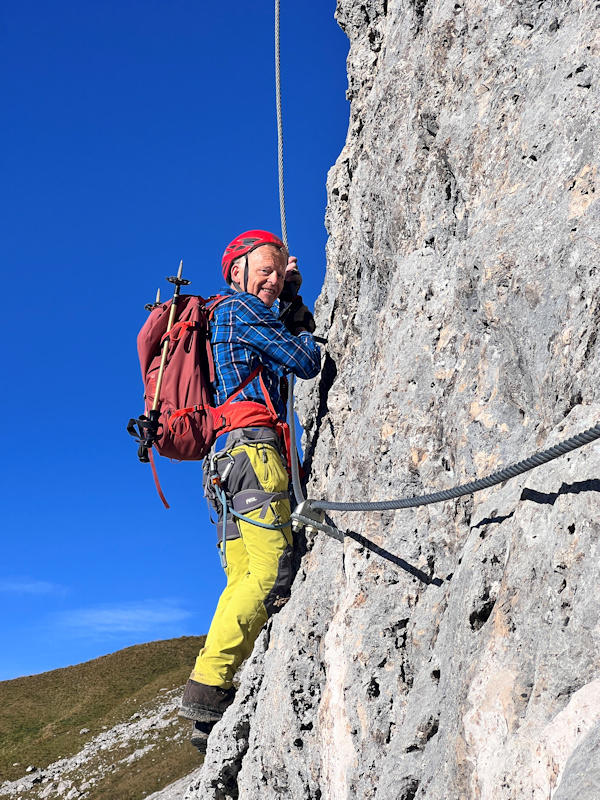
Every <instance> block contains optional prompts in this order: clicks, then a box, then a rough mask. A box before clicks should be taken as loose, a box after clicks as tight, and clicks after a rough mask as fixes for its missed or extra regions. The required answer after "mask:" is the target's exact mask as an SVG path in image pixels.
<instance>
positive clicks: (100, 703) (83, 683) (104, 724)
mask: <svg viewBox="0 0 600 800" xmlns="http://www.w3.org/2000/svg"><path fill="white" fill-rule="evenodd" d="M203 640H204V637H182V638H180V639H171V640H167V641H160V642H150V643H148V644H141V645H135V646H134V647H128V648H126V649H125V650H121V651H119V652H117V653H112V654H111V655H107V656H103V657H102V658H97V659H94V660H93V661H88V662H86V663H84V664H78V665H76V666H73V667H66V668H64V669H58V670H53V671H52V672H45V673H43V674H41V675H33V676H30V677H26V678H17V679H16V680H11V681H2V682H0V783H1V782H2V781H4V780H16V779H17V778H20V777H22V776H23V775H24V773H25V769H26V767H27V766H28V765H34V766H35V767H37V768H38V769H43V768H44V767H46V766H47V765H48V764H50V763H53V762H55V761H57V760H59V759H61V758H66V757H68V756H72V755H74V754H76V753H78V752H79V751H81V750H82V748H83V747H84V745H85V743H86V742H88V741H90V740H92V739H93V738H94V737H95V736H97V735H98V734H101V733H102V731H103V730H107V729H108V730H110V729H111V728H113V727H114V726H115V725H117V724H118V723H123V722H126V721H128V720H131V719H132V718H133V715H134V714H141V715H142V716H144V714H145V713H149V710H150V709H152V707H153V703H154V704H155V703H156V701H157V700H158V699H159V698H161V697H165V696H166V695H165V694H164V692H165V690H167V691H168V690H173V689H175V688H176V687H179V686H182V685H183V684H184V683H185V681H186V680H187V677H188V675H189V673H190V670H191V667H192V665H193V663H194V659H195V657H196V655H197V654H198V650H199V648H200V647H201V645H202V643H203ZM161 690H162V692H161ZM178 725H179V723H177V722H176V721H175V719H173V726H172V728H173V730H176V729H177V726H178ZM188 727H189V724H188V726H184V725H183V724H182V725H181V731H182V736H181V737H175V738H177V741H173V738H167V739H166V740H164V739H165V737H162V738H161V737H160V736H158V735H157V734H154V735H153V739H154V740H155V743H154V748H153V750H152V752H151V753H149V754H148V758H142V759H139V758H138V759H136V760H135V764H133V763H132V764H131V768H129V769H128V768H122V767H121V768H117V767H116V766H112V765H110V766H109V767H108V772H107V774H106V777H105V778H103V779H102V780H101V781H100V782H98V783H97V785H95V786H93V787H91V788H90V789H89V790H88V793H87V795H86V796H88V797H89V798H100V797H107V798H108V797H111V798H118V800H138V798H142V797H144V796H145V794H146V793H147V792H149V791H156V790H157V789H158V788H162V786H164V785H166V784H168V783H170V782H171V781H173V780H176V779H177V778H179V777H181V776H183V775H185V774H187V773H188V772H189V771H191V770H192V769H194V768H195V767H197V766H198V764H199V756H198V753H197V751H196V750H195V749H194V748H193V747H191V746H190V745H189V743H188V742H187V734H188ZM83 729H87V732H86V733H83V734H82V733H81V731H82V730H83ZM127 755H128V752H127V751H126V750H125V751H123V750H122V751H121V752H120V753H119V756H127ZM146 762H147V763H146ZM15 763H17V764H18V766H14V764H15ZM79 778H80V776H75V779H79ZM40 788H41V787H40Z"/></svg>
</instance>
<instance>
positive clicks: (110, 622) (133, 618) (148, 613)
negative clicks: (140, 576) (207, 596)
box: [56, 599, 193, 636]
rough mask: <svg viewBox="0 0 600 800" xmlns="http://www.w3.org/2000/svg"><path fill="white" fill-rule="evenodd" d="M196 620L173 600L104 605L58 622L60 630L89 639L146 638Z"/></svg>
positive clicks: (71, 613)
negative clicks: (92, 637) (189, 619)
mask: <svg viewBox="0 0 600 800" xmlns="http://www.w3.org/2000/svg"><path fill="white" fill-rule="evenodd" d="M191 616H193V614H192V612H190V611H186V610H185V609H183V608H181V607H180V605H179V602H178V601H176V600H171V599H163V600H141V601H134V602H127V603H114V604H113V603H111V604H108V603H107V604H101V605H98V606H93V607H90V608H79V609H73V610H71V611H65V612H63V613H61V614H59V615H58V616H57V618H56V622H57V623H58V627H59V628H62V629H63V630H64V631H65V632H69V633H70V634H79V635H84V636H85V635H87V636H98V635H111V634H123V633H133V634H143V633H149V632H152V631H154V630H156V629H157V628H162V627H164V626H167V627H168V626H171V625H173V624H175V623H179V622H183V621H184V620H186V619H188V618H189V617H191Z"/></svg>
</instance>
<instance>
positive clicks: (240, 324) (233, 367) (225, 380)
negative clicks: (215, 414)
mask: <svg viewBox="0 0 600 800" xmlns="http://www.w3.org/2000/svg"><path fill="white" fill-rule="evenodd" d="M227 294H231V299H228V300H223V301H222V302H221V303H220V304H219V306H217V308H216V310H215V314H214V316H213V320H212V323H211V343H212V347H213V355H214V359H215V371H216V380H215V384H214V387H213V388H214V392H215V402H216V403H217V405H220V404H221V403H224V402H225V400H226V399H227V398H228V397H229V396H230V395H231V394H233V392H235V391H236V389H237V388H238V387H239V386H240V384H241V383H243V381H244V380H245V379H246V378H247V377H248V375H250V373H251V372H252V371H253V370H254V369H256V367H258V366H259V365H261V364H262V365H263V379H264V381H265V384H266V387H267V390H268V392H269V395H270V397H271V400H272V401H273V405H274V406H275V410H276V411H277V414H278V415H279V416H280V418H281V419H285V413H286V412H285V404H284V402H283V399H282V397H281V393H280V377H281V376H282V375H284V373H286V372H293V373H294V375H296V376H297V377H299V378H314V377H315V375H317V373H318V372H319V369H320V366H321V353H320V350H319V348H318V347H317V345H316V343H315V340H314V338H313V336H312V334H310V333H301V334H300V335H299V336H292V334H291V333H290V332H289V331H288V330H287V328H286V327H285V325H284V324H283V323H282V322H281V321H280V320H279V319H277V317H276V316H275V314H274V313H273V312H272V311H271V310H270V309H269V308H267V306H266V305H265V304H264V303H263V302H262V301H261V300H259V299H258V297H255V296H254V295H251V294H247V293H233V292H231V290H229V291H228V292H227ZM238 399H239V400H253V401H255V402H259V403H264V402H265V401H264V397H263V393H262V390H261V388H260V384H259V381H258V380H254V381H252V383H250V384H249V385H248V386H247V387H246V389H245V390H244V391H243V392H242V393H241V394H240V395H239V398H238ZM234 402H235V401H234Z"/></svg>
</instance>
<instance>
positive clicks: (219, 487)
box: [209, 445, 290, 569]
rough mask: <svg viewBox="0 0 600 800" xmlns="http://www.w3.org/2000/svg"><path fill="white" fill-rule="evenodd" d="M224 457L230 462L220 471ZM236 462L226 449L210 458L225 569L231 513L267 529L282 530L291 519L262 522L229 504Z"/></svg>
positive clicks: (243, 520)
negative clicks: (220, 515) (218, 511)
mask: <svg viewBox="0 0 600 800" xmlns="http://www.w3.org/2000/svg"><path fill="white" fill-rule="evenodd" d="M235 446H237V445H235ZM223 458H227V459H229V463H228V464H227V465H226V467H225V469H224V470H223V472H222V473H220V472H219V470H218V466H217V465H218V462H219V460H220V459H223ZM234 464H235V459H234V457H233V455H232V454H231V453H230V452H229V450H226V451H224V452H222V453H214V455H213V456H212V458H211V460H210V477H209V480H210V483H211V484H212V486H213V488H214V490H215V494H216V496H217V499H218V501H219V503H220V505H221V514H222V521H221V524H222V541H221V547H220V550H219V556H220V558H221V566H222V567H223V569H226V568H227V518H228V516H229V514H231V516H232V517H235V518H236V519H239V520H241V521H242V522H247V523H248V524H250V525H256V526H257V527H258V528H266V529H267V530H270V531H280V530H283V529H284V528H288V527H289V526H290V522H289V521H288V522H285V523H282V524H280V525H278V524H275V525H271V524H269V523H268V522H260V521H259V520H256V519H252V518H251V517H248V516H246V515H245V514H240V512H239V511H236V510H235V509H234V508H233V507H232V506H231V505H229V504H228V502H227V493H226V485H227V478H228V477H229V475H230V473H231V470H232V469H233V466H234ZM257 494H262V493H261V492H257ZM278 494H279V493H276V494H275V496H274V497H276V496H277V495H278ZM286 495H287V493H286ZM272 499H274V498H272Z"/></svg>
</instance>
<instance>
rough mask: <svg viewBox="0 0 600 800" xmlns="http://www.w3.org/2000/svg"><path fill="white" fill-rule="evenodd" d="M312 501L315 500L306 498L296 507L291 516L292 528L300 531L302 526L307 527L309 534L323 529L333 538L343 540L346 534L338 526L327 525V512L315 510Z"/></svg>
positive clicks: (296, 531)
mask: <svg viewBox="0 0 600 800" xmlns="http://www.w3.org/2000/svg"><path fill="white" fill-rule="evenodd" d="M312 502H314V501H313V500H304V502H302V503H300V505H299V506H298V507H297V508H296V509H294V511H293V512H292V516H291V520H292V530H293V531H294V532H295V533H298V531H300V530H302V528H305V529H306V532H307V533H309V534H310V533H316V532H317V531H322V532H323V533H326V534H327V535H328V536H331V537H332V538H333V539H337V540H338V541H339V542H343V541H344V534H343V533H342V532H341V531H340V530H338V529H337V528H333V527H332V526H331V525H326V524H325V522H324V520H325V512H324V511H315V509H313V508H312V507H311V503H312Z"/></svg>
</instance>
